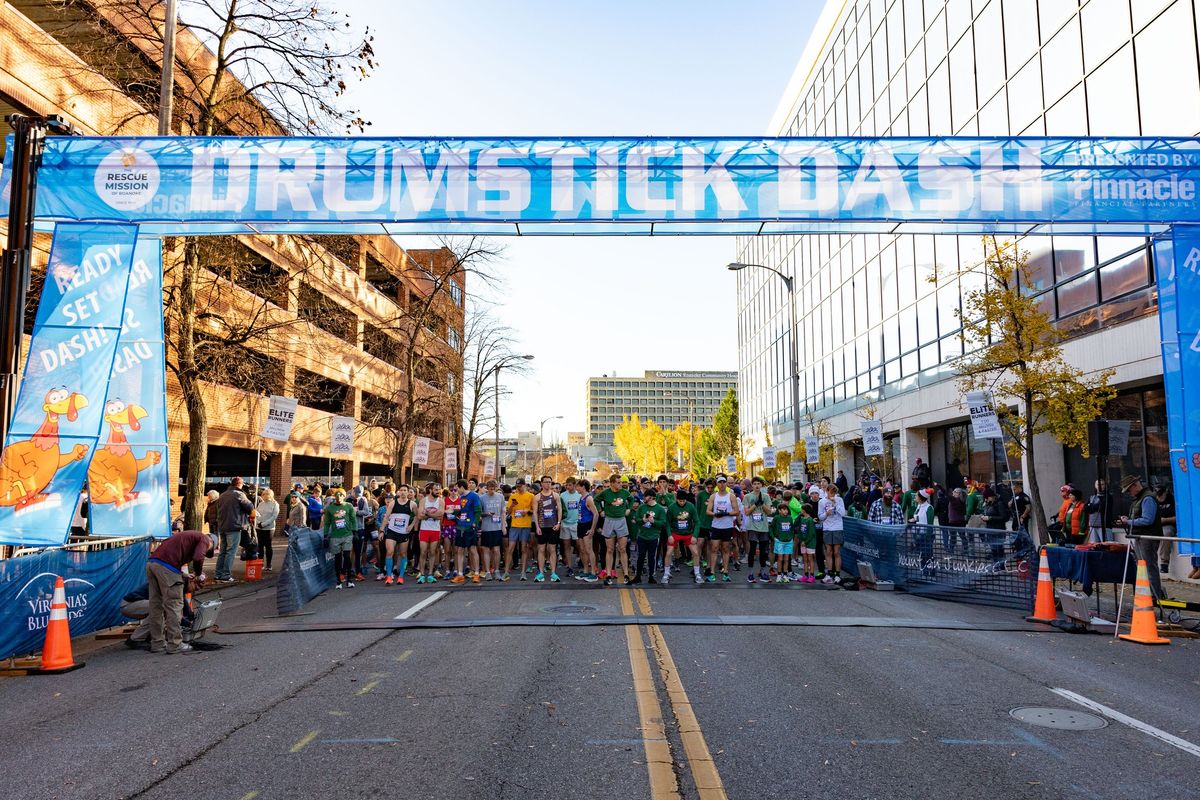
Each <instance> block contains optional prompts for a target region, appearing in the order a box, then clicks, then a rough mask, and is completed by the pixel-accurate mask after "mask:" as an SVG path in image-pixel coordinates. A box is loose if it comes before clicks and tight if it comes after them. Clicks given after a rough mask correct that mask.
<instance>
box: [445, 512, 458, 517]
mask: <svg viewBox="0 0 1200 800" xmlns="http://www.w3.org/2000/svg"><path fill="white" fill-rule="evenodd" d="M457 516H458V512H457V511H447V512H446V519H454V518H455V517H457Z"/></svg>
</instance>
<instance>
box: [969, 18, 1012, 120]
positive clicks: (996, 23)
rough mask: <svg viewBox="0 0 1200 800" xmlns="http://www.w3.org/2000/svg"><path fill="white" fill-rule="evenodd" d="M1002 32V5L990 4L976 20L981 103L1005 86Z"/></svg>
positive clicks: (977, 71)
mask: <svg viewBox="0 0 1200 800" xmlns="http://www.w3.org/2000/svg"><path fill="white" fill-rule="evenodd" d="M1001 30H1002V23H1001V18H1000V3H998V2H992V3H989V4H988V7H987V8H985V9H984V10H983V13H982V14H980V15H979V17H978V18H977V19H976V20H975V83H976V85H977V87H978V89H979V100H980V102H981V103H982V102H985V101H987V100H988V99H989V98H990V97H991V96H992V95H994V94H995V93H996V91H997V90H998V89H999V88H1000V87H1001V85H1003V84H1004V78H1005V73H1004V37H1003V35H1002V33H1001Z"/></svg>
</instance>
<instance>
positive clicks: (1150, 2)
mask: <svg viewBox="0 0 1200 800" xmlns="http://www.w3.org/2000/svg"><path fill="white" fill-rule="evenodd" d="M1174 2H1175V0H1133V2H1132V3H1130V6H1131V7H1132V9H1133V29H1134V30H1135V31H1139V30H1141V29H1142V26H1144V25H1145V24H1146V23H1147V22H1149V21H1150V20H1152V19H1154V17H1155V15H1157V14H1158V12H1160V11H1162V10H1163V9H1164V8H1165V7H1166V6H1168V5H1170V4H1171V3H1174ZM1176 5H1181V6H1182V5H1186V3H1184V2H1178V3H1176Z"/></svg>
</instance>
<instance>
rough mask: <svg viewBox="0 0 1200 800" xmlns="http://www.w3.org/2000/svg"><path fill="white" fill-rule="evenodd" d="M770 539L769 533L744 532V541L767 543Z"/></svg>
mask: <svg viewBox="0 0 1200 800" xmlns="http://www.w3.org/2000/svg"><path fill="white" fill-rule="evenodd" d="M770 539H771V534H770V532H769V531H746V540H747V541H751V542H768V541H770Z"/></svg>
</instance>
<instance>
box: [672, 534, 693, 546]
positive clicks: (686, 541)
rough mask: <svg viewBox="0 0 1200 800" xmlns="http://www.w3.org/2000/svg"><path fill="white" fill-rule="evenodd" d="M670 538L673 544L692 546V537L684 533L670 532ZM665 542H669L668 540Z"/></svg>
mask: <svg viewBox="0 0 1200 800" xmlns="http://www.w3.org/2000/svg"><path fill="white" fill-rule="evenodd" d="M671 538H672V539H673V540H674V541H675V544H677V545H680V546H682V547H691V546H692V537H691V536H688V535H686V534H672V536H671ZM667 543H668V544H670V540H668V542H667Z"/></svg>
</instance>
